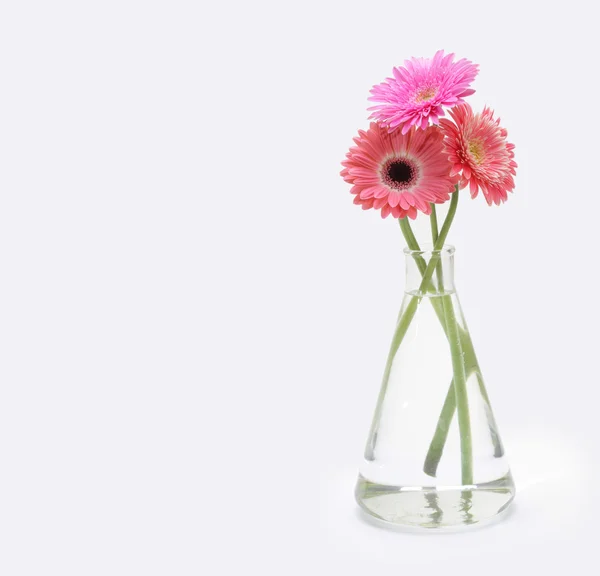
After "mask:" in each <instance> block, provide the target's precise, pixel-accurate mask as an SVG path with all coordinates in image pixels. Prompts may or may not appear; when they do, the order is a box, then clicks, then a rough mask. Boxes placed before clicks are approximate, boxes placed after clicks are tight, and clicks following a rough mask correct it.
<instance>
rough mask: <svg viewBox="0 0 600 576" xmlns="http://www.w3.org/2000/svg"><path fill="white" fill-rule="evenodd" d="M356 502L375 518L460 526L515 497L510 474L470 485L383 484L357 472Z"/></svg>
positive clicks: (486, 515)
mask: <svg viewBox="0 0 600 576" xmlns="http://www.w3.org/2000/svg"><path fill="white" fill-rule="evenodd" d="M355 496H356V501H357V503H358V505H359V506H360V507H361V508H362V509H363V510H364V511H365V512H367V514H369V515H371V516H373V517H374V518H376V519H378V520H380V521H382V522H385V523H387V524H392V525H395V526H405V527H409V528H425V529H431V528H441V529H448V528H454V529H456V528H460V527H468V526H472V525H475V524H479V523H481V522H485V521H488V520H491V519H492V518H494V517H495V516H497V515H498V514H500V513H501V512H503V511H504V510H506V508H507V507H508V506H509V504H510V503H511V502H512V500H513V498H514V497H515V485H514V483H513V480H512V476H511V475H510V473H509V474H507V475H506V476H504V477H502V478H499V479H498V480H495V481H494V482H487V483H484V484H473V485H472V486H468V487H463V486H430V487H428V486H385V485H382V484H375V483H373V482H369V481H368V480H366V479H365V478H363V477H362V476H359V478H358V482H357V484H356V491H355Z"/></svg>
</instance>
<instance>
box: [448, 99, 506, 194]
mask: <svg viewBox="0 0 600 576" xmlns="http://www.w3.org/2000/svg"><path fill="white" fill-rule="evenodd" d="M450 115H451V116H452V118H453V119H454V122H456V124H454V123H453V122H450V120H446V119H443V120H441V122H440V124H441V127H442V131H443V133H444V135H445V137H446V138H445V149H446V152H447V153H448V155H449V156H448V159H449V160H450V162H451V164H452V174H453V175H456V174H460V173H461V171H462V176H461V188H464V187H465V186H466V185H467V184H469V187H470V191H471V197H472V198H475V197H476V196H477V194H478V192H479V190H480V189H481V191H482V192H483V195H484V196H485V199H486V201H487V203H488V204H489V205H490V206H491V204H492V202H493V203H495V204H496V205H500V203H501V202H504V201H505V200H506V199H507V197H508V194H507V193H508V192H512V190H513V188H514V187H515V181H514V179H513V176H515V175H516V170H515V168H516V167H517V163H516V162H515V161H514V160H513V158H514V157H515V153H514V152H513V150H514V148H515V146H514V144H509V143H508V142H507V141H506V136H507V132H506V129H504V128H502V127H501V126H500V119H499V118H498V119H497V120H494V112H493V111H492V110H490V109H489V108H484V109H483V112H482V113H481V114H473V110H472V109H471V107H470V106H469V105H468V104H462V105H461V106H457V107H456V108H454V109H453V110H451V111H450Z"/></svg>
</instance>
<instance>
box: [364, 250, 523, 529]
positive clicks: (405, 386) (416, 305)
mask: <svg viewBox="0 0 600 576" xmlns="http://www.w3.org/2000/svg"><path fill="white" fill-rule="evenodd" d="M404 252H405V260H406V283H405V293H404V299H403V302H402V307H401V309H400V314H399V316H398V321H397V325H396V330H395V333H394V337H393V339H392V345H391V349H390V352H389V356H388V360H387V364H386V367H385V372H384V376H383V382H382V385H381V391H380V394H379V399H378V401H377V406H376V409H375V414H374V416H373V423H372V426H371V431H370V433H369V437H368V440H367V446H366V449H365V455H364V460H363V462H362V464H361V466H360V474H359V478H358V482H357V485H356V500H357V502H358V504H359V505H360V506H361V508H362V509H363V510H364V511H365V512H367V513H368V514H370V515H371V516H373V517H375V518H377V519H378V520H380V521H383V522H386V523H391V524H394V525H400V526H406V527H415V528H457V527H462V526H469V525H474V524H477V523H480V522H484V521H487V520H491V519H492V518H494V517H495V516H497V515H498V514H499V513H500V512H502V511H503V510H505V509H506V508H507V507H508V505H509V504H510V503H511V501H512V500H513V498H514V494H515V488H514V483H513V480H512V477H511V473H510V469H509V465H508V462H507V460H506V457H505V455H504V448H503V446H502V441H501V439H500V435H499V433H498V427H497V425H496V421H495V419H494V415H493V413H492V408H491V405H490V401H489V398H488V394H487V392H486V389H485V385H484V382H483V378H482V376H481V370H480V369H479V364H478V362H477V357H476V355H475V351H474V349H473V343H472V341H471V337H470V335H469V331H468V328H467V325H466V323H465V320H464V318H463V315H462V311H461V307H460V304H459V301H458V296H457V294H456V290H455V287H454V248H453V247H451V246H444V248H443V249H442V250H423V251H414V250H408V249H406V250H405V251H404Z"/></svg>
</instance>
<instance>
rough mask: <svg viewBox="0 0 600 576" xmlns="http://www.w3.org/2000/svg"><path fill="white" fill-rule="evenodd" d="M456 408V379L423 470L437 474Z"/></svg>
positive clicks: (451, 387) (449, 392) (426, 472)
mask: <svg viewBox="0 0 600 576" xmlns="http://www.w3.org/2000/svg"><path fill="white" fill-rule="evenodd" d="M455 410H456V395H455V394H454V379H452V382H450V389H449V390H448V394H446V400H445V402H444V406H443V407H442V412H441V414H440V417H439V419H438V423H437V426H436V429H435V434H434V435H433V439H432V440H431V444H430V445H429V450H428V451H427V456H426V457H425V464H424V465H423V472H425V474H429V476H434V477H435V475H436V474H437V468H438V465H439V463H440V460H441V459H442V454H443V452H444V448H445V446H446V440H447V438H448V431H449V430H450V424H451V423H452V418H454V411H455Z"/></svg>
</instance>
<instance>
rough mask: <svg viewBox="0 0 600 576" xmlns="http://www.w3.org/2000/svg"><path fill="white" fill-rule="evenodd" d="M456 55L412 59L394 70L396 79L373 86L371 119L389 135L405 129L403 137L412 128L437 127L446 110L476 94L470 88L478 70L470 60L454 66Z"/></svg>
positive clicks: (389, 79)
mask: <svg viewBox="0 0 600 576" xmlns="http://www.w3.org/2000/svg"><path fill="white" fill-rule="evenodd" d="M453 60H454V54H448V55H447V56H444V51H443V50H440V51H438V52H436V54H435V56H434V57H433V59H431V58H412V59H411V60H406V61H405V62H404V66H400V67H398V68H394V70H393V73H394V77H393V78H387V79H386V80H385V82H383V83H381V84H379V85H378V86H373V88H372V90H371V94H372V96H371V97H370V98H369V100H371V101H372V102H380V104H378V105H377V106H372V107H371V108H369V110H373V113H372V114H371V118H373V119H375V120H377V121H379V122H381V123H382V124H385V125H386V126H387V127H388V128H389V130H390V131H393V130H394V129H395V128H397V127H398V126H400V125H402V134H406V132H408V130H409V128H410V127H411V126H416V127H417V128H426V127H427V126H428V125H429V124H430V123H431V124H437V123H438V119H439V117H440V116H443V115H444V110H443V106H446V107H448V108H451V107H452V106H456V105H457V104H460V103H461V102H463V98H464V97H466V96H469V95H471V94H473V93H474V92H475V90H472V89H470V88H469V85H470V84H471V82H472V81H473V79H474V78H475V76H477V72H478V67H477V65H476V64H473V63H472V62H470V61H469V60H466V59H464V58H463V59H462V60H459V61H458V62H453Z"/></svg>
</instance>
